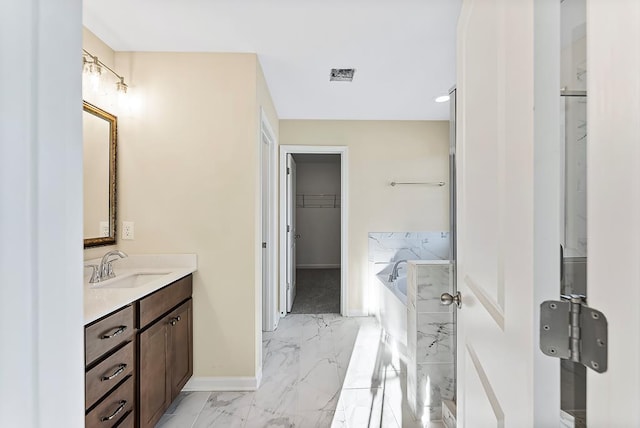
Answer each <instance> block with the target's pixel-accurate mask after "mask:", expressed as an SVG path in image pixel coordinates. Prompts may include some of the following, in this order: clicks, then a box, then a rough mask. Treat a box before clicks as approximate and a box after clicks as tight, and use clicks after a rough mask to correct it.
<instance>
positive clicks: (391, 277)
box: [389, 260, 407, 282]
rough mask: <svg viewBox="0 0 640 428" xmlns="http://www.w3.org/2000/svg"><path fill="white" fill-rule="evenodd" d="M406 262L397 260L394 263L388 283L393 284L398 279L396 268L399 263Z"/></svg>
mask: <svg viewBox="0 0 640 428" xmlns="http://www.w3.org/2000/svg"><path fill="white" fill-rule="evenodd" d="M406 262H407V261H406V260H398V261H397V262H395V263H394V265H393V269H391V273H390V274H389V282H393V281H395V280H396V279H398V266H399V265H400V263H406Z"/></svg>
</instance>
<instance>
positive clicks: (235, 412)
mask: <svg viewBox="0 0 640 428" xmlns="http://www.w3.org/2000/svg"><path fill="white" fill-rule="evenodd" d="M254 397H255V393H254V392H212V393H211V395H210V396H209V399H208V400H207V402H206V403H205V405H204V408H203V409H202V411H201V412H200V415H199V416H198V419H196V421H195V424H194V425H193V427H194V428H204V427H229V428H231V427H234V428H235V427H237V428H242V427H244V426H245V424H246V422H247V417H248V415H249V410H250V409H251V406H252V405H253V400H254Z"/></svg>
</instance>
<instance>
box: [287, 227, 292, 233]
mask: <svg viewBox="0 0 640 428" xmlns="http://www.w3.org/2000/svg"><path fill="white" fill-rule="evenodd" d="M289 232H291V226H289V225H287V233H289Z"/></svg>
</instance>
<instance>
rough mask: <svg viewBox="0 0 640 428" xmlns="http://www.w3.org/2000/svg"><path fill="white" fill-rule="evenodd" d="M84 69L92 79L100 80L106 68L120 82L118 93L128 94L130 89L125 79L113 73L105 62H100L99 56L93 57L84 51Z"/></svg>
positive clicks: (117, 87) (117, 86) (117, 88)
mask: <svg viewBox="0 0 640 428" xmlns="http://www.w3.org/2000/svg"><path fill="white" fill-rule="evenodd" d="M82 52H83V53H82V68H83V69H84V70H86V71H87V72H88V73H89V75H90V76H92V79H99V78H100V75H101V74H102V69H103V68H106V69H107V70H109V71H110V72H111V73H112V74H113V75H114V76H116V78H117V79H118V81H117V82H116V91H118V92H120V93H123V94H126V93H127V89H129V85H127V84H126V83H125V82H124V77H123V76H120V75H119V74H118V73H116V72H115V71H113V70H112V69H111V68H110V67H109V66H108V65H106V64H105V63H104V62H102V61H100V60H99V59H98V57H97V56H95V55H92V54H91V53H90V52H89V51H87V50H86V49H82Z"/></svg>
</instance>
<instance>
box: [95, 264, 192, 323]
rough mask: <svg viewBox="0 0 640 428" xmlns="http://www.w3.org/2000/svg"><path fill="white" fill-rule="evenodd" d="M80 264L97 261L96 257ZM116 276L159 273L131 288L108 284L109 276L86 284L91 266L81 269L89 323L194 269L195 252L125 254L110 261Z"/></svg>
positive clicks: (109, 282)
mask: <svg viewBox="0 0 640 428" xmlns="http://www.w3.org/2000/svg"><path fill="white" fill-rule="evenodd" d="M84 264H85V265H87V264H100V259H90V260H85V261H84ZM113 270H114V272H115V273H116V278H115V279H118V278H123V277H126V276H130V275H134V274H139V273H146V274H162V275H161V276H158V277H157V278H154V279H153V280H151V281H149V282H147V283H145V284H144V285H141V286H138V287H132V288H112V287H110V285H111V283H112V282H113V279H111V280H106V281H104V282H101V283H96V284H90V283H89V278H90V274H91V269H89V268H85V271H84V286H83V292H84V322H85V324H88V323H91V322H93V321H95V320H97V319H99V318H102V317H103V316H105V315H108V314H110V313H111V312H113V311H115V310H117V309H119V308H121V307H123V306H126V305H128V304H129V303H131V302H134V301H136V300H138V299H140V298H142V297H144V296H146V295H148V294H151V293H153V292H154V291H156V290H159V289H160V288H162V287H164V286H166V285H169V284H170V283H172V282H174V281H176V280H178V279H180V278H183V277H185V276H187V275H189V274H190V273H193V272H195V271H196V270H197V257H196V255H195V254H129V255H128V257H126V258H124V259H117V260H115V261H114V262H113Z"/></svg>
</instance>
